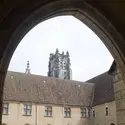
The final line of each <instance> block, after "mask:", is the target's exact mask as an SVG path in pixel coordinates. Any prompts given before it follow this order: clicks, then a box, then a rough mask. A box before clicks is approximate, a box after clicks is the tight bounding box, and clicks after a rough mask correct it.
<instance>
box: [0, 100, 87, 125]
mask: <svg viewBox="0 0 125 125" xmlns="http://www.w3.org/2000/svg"><path fill="white" fill-rule="evenodd" d="M7 103H9V111H8V114H3V115H2V123H5V124H6V125H26V124H28V125H87V124H88V118H87V116H86V117H82V116H81V111H80V107H74V106H61V105H50V104H35V103H28V104H31V105H32V109H31V114H29V115H25V114H24V104H26V103H24V102H10V101H7ZM46 106H52V115H50V116H47V115H46V114H45V110H46ZM65 107H68V108H69V107H70V109H71V116H69V117H68V116H67V117H65V115H64V109H65ZM86 113H87V112H86Z"/></svg>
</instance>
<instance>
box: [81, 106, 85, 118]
mask: <svg viewBox="0 0 125 125" xmlns="http://www.w3.org/2000/svg"><path fill="white" fill-rule="evenodd" d="M81 117H86V108H81Z"/></svg>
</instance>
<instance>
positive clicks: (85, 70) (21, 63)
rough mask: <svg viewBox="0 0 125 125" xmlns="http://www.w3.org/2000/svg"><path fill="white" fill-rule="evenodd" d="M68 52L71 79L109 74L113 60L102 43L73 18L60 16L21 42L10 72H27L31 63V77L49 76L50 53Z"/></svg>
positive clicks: (47, 22) (33, 31) (83, 78)
mask: <svg viewBox="0 0 125 125" xmlns="http://www.w3.org/2000/svg"><path fill="white" fill-rule="evenodd" d="M56 48H58V49H59V52H60V53H62V51H64V52H66V51H67V50H68V51H69V54H70V59H71V69H72V75H73V76H72V79H73V80H78V81H86V80H88V79H90V78H92V77H94V76H96V75H99V74H101V73H103V72H106V71H107V70H108V69H109V68H110V66H111V64H112V61H113V58H112V56H111V55H110V53H109V51H108V50H107V48H106V47H105V45H104V44H103V43H102V42H101V40H100V39H99V38H98V37H97V36H96V35H95V34H94V33H93V32H92V31H91V30H90V29H89V28H88V27H87V26H86V25H84V24H83V23H82V22H80V21H79V20H78V19H76V18H74V17H72V16H60V17H55V18H52V19H49V20H47V21H44V22H42V23H40V24H39V25H37V26H36V27H34V28H33V29H32V30H31V31H29V32H28V33H27V35H26V36H25V37H24V38H23V39H22V41H21V42H20V44H19V45H18V47H17V49H16V50H15V53H14V55H13V57H12V60H11V62H10V66H9V70H11V71H17V72H25V68H26V62H27V60H29V61H30V69H31V73H32V74H38V75H44V76H46V75H47V72H48V61H49V55H50V53H55V50H56Z"/></svg>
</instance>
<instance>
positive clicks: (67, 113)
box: [64, 108, 71, 117]
mask: <svg viewBox="0 0 125 125" xmlns="http://www.w3.org/2000/svg"><path fill="white" fill-rule="evenodd" d="M64 117H71V108H64Z"/></svg>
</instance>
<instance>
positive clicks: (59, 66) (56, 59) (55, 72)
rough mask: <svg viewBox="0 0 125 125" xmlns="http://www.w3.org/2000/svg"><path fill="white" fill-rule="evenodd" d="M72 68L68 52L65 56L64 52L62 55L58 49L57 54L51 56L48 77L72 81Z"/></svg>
mask: <svg viewBox="0 0 125 125" xmlns="http://www.w3.org/2000/svg"><path fill="white" fill-rule="evenodd" d="M70 66H71V64H70V57H69V53H68V51H67V53H66V55H65V54H64V52H62V54H60V53H59V51H58V49H56V52H55V54H53V53H51V54H50V58H49V71H48V76H49V77H57V78H61V79H72V71H71V68H70Z"/></svg>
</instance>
